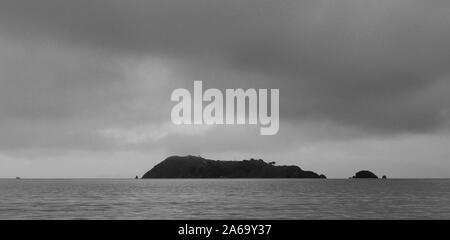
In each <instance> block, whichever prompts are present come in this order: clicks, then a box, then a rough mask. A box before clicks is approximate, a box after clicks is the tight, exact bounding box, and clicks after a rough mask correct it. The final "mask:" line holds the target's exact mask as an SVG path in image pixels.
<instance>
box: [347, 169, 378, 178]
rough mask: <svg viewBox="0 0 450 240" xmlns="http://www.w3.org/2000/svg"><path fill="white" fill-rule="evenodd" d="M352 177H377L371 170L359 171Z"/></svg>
mask: <svg viewBox="0 0 450 240" xmlns="http://www.w3.org/2000/svg"><path fill="white" fill-rule="evenodd" d="M352 178H378V177H377V175H375V174H374V173H373V172H371V171H368V170H362V171H359V172H357V173H356V174H355V176H353V177H352Z"/></svg>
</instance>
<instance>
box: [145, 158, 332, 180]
mask: <svg viewBox="0 0 450 240" xmlns="http://www.w3.org/2000/svg"><path fill="white" fill-rule="evenodd" d="M275 164H276V163H275V162H265V161H263V160H262V159H250V160H242V161H221V160H211V159H206V158H203V157H200V156H191V155H189V156H171V157H168V158H166V159H165V160H164V161H162V162H160V163H159V164H157V165H156V166H154V167H153V168H152V169H151V170H150V171H148V172H147V173H145V174H144V175H143V176H142V178H143V179H146V178H326V177H325V175H323V174H317V173H315V172H313V171H305V170H302V169H301V168H300V167H298V166H276V165H275Z"/></svg>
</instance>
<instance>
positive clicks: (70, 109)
mask: <svg viewBox="0 0 450 240" xmlns="http://www.w3.org/2000/svg"><path fill="white" fill-rule="evenodd" d="M449 43H450V2H448V1H445V0H430V1H422V0H417V1H414V0H378V1H371V0H340V1H333V0H327V1H323V0H310V1H307V0H305V1H277V2H275V1H269V0H252V1H248V0H231V1H230V0H227V1H211V0H194V1H192V0H189V1H185V0H184V1H181V0H179V1H177V0H174V1H167V0H152V1H146V0H128V1H123V0H77V1H61V0H39V1H33V0H2V1H0V177H15V176H22V177H133V176H134V175H139V176H141V175H142V174H143V173H145V172H146V171H147V170H149V169H150V168H151V167H153V166H154V165H155V164H156V163H158V162H160V161H162V160H163V159H164V158H165V157H167V156H170V155H186V154H193V155H202V156H205V157H208V158H213V159H230V160H242V159H244V158H250V157H253V158H262V159H265V160H268V161H276V162H277V164H295V165H299V166H300V167H302V168H303V169H308V170H314V171H316V172H319V173H323V174H325V175H327V176H328V177H349V176H352V175H353V174H354V173H355V172H356V171H357V170H361V169H369V170H372V171H373V172H375V173H376V174H378V175H384V174H386V175H387V176H388V177H450V147H449V146H450V131H449V130H450V124H449V122H450V111H449V110H450V44H449ZM194 80H203V85H204V88H219V89H225V88H278V89H280V121H281V122H280V131H279V133H278V134H277V135H275V136H261V135H259V127H257V126H248V125H247V126H229V125H227V126H175V125H173V124H172V122H171V119H170V111H171V108H172V106H173V105H174V103H173V102H171V101H170V94H171V92H172V91H173V90H174V89H176V88H180V87H184V88H188V89H192V88H193V81H194Z"/></svg>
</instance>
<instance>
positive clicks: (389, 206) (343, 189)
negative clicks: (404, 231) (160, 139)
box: [0, 179, 450, 219]
mask: <svg viewBox="0 0 450 240" xmlns="http://www.w3.org/2000/svg"><path fill="white" fill-rule="evenodd" d="M355 218H356V219H375V218H381V219H400V218H407V219H409V218H414V219H417V218H418V219H435V218H437V219H442V218H444V219H450V180H447V179H442V180H435V179H433V180H431V179H430V180H416V179H411V180H407V179H402V180H394V179H389V180H363V179H359V180H354V179H353V180H352V179H345V180H344V179H342V180H332V179H328V180H317V179H315V180H312V179H311V180H305V179H250V180H249V179H158V180H156V179H155V180H154V179H148V180H106V179H102V180H99V179H95V180H92V179H80V180H0V219H355Z"/></svg>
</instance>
